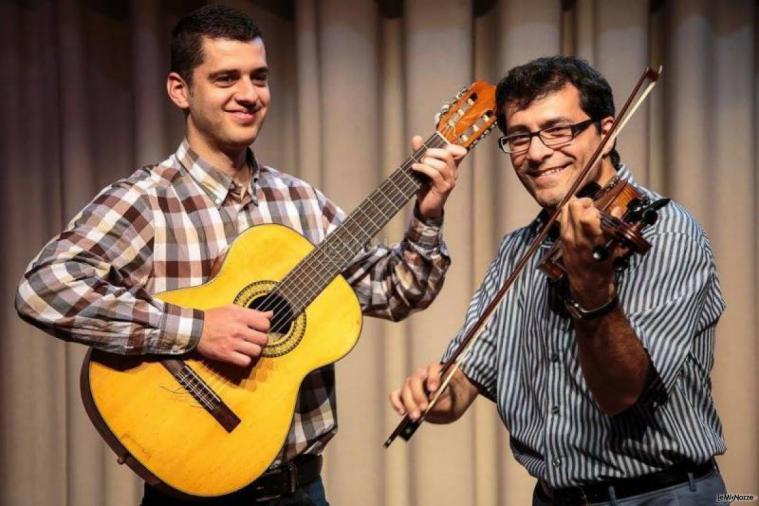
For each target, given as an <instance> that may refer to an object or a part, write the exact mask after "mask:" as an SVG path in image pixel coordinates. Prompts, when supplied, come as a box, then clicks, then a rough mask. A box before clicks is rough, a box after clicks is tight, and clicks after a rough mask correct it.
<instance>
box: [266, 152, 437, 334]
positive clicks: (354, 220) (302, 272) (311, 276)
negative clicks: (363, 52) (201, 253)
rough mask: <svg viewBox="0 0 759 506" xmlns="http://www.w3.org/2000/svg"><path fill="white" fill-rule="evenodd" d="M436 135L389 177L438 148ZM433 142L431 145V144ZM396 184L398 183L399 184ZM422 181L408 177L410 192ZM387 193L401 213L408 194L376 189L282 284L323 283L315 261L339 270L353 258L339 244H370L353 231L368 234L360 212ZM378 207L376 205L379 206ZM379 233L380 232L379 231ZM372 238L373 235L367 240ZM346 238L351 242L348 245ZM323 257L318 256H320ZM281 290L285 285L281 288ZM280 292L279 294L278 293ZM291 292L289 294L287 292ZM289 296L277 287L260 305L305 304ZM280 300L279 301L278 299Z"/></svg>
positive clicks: (355, 246) (276, 308)
mask: <svg viewBox="0 0 759 506" xmlns="http://www.w3.org/2000/svg"><path fill="white" fill-rule="evenodd" d="M434 139H435V138H430V139H428V140H427V141H426V142H425V144H424V145H423V146H422V147H421V148H420V149H419V150H418V151H417V153H414V155H412V156H411V157H410V160H407V161H406V162H404V164H403V165H402V166H401V167H400V168H399V169H398V170H396V171H395V173H394V174H393V175H392V176H391V177H390V178H388V179H392V178H393V177H397V176H398V175H399V174H401V173H403V171H405V170H407V169H408V168H409V167H410V165H411V164H412V163H413V162H415V161H417V158H416V157H418V156H420V155H423V153H424V151H426V149H428V148H430V147H437V146H436V145H434V144H432V143H431V141H433V140H434ZM428 143H429V144H428ZM412 160H413V161H412ZM384 185H385V184H384V183H383V186H384ZM395 186H396V187H397V186H398V185H395ZM418 186H419V183H418V182H417V181H416V180H412V179H408V178H407V180H406V191H409V192H410V191H414V189H415V188H418ZM380 194H381V195H383V196H384V197H385V200H386V201H387V202H389V203H390V204H391V206H394V207H396V209H395V210H394V212H397V210H398V209H399V206H400V205H402V204H403V203H405V202H406V201H407V200H408V198H409V197H406V196H405V195H399V196H394V197H395V198H397V197H400V200H399V202H397V203H396V202H395V200H393V199H392V198H391V197H389V196H388V195H386V194H385V193H384V192H383V191H382V186H381V187H380V188H378V189H376V190H375V191H374V192H373V193H372V194H371V195H370V196H369V197H368V198H367V199H366V200H365V201H364V202H362V204H361V205H359V207H358V208H357V209H356V212H354V213H352V215H351V216H349V217H348V218H347V219H346V221H345V222H344V225H345V226H340V227H339V228H338V229H337V230H335V231H334V233H333V234H330V235H329V236H327V238H326V239H325V241H324V242H323V243H322V245H320V246H318V247H317V248H316V249H315V250H313V252H312V253H310V254H309V255H308V256H307V257H306V259H305V260H304V261H302V262H301V263H299V264H298V265H297V266H296V267H295V269H293V271H291V272H290V274H288V275H287V276H285V278H284V279H283V280H282V281H281V282H280V283H279V285H280V287H282V286H285V287H286V286H287V283H291V284H303V283H313V282H314V280H315V279H318V280H319V281H320V282H323V281H325V279H324V276H319V275H318V274H317V273H316V272H315V271H316V269H313V268H309V267H311V266H312V265H313V264H314V263H316V264H317V267H318V263H319V262H322V265H324V260H326V261H327V262H330V263H331V267H332V268H337V269H338V273H339V267H340V266H341V265H342V264H344V263H346V262H347V261H349V260H350V258H349V257H347V256H345V255H343V254H340V253H341V250H338V249H335V246H342V248H343V250H345V249H349V250H353V249H360V248H361V247H363V246H364V245H365V244H366V241H362V240H361V239H357V238H356V236H355V235H353V232H352V231H351V226H355V228H358V230H357V232H363V233H364V234H367V231H366V230H365V229H364V228H362V227H361V221H360V219H359V218H358V216H359V213H361V214H363V215H364V216H365V218H368V215H367V213H366V211H365V210H364V208H365V207H366V206H367V204H366V202H368V201H370V200H372V199H375V198H376V197H377V196H378V195H380ZM375 207H376V206H375ZM388 211H393V210H392V207H390V208H389V209H388ZM372 224H373V225H375V227H376V223H374V222H372ZM375 233H376V232H375ZM348 234H350V235H351V238H348V237H345V238H344V237H343V236H345V235H348ZM369 239H371V237H369V238H368V239H367V240H369ZM346 241H347V242H348V244H346ZM336 242H339V243H340V244H339V245H337V244H334V243H336ZM329 248H333V249H334V251H332V252H331V253H333V255H328V254H325V250H327V249H329ZM334 253H338V254H339V255H338V256H339V257H340V258H339V261H335V260H334V258H333V257H334ZM320 256H321V257H323V258H318V257H320ZM330 277H334V275H331V276H330ZM279 291H281V288H280V289H279ZM278 295H279V296H278ZM286 295H287V294H286ZM283 298H286V297H282V296H281V295H280V293H278V289H277V288H275V290H273V291H272V292H271V293H270V294H267V295H266V297H265V298H264V300H263V301H262V303H261V304H260V305H259V310H263V311H268V310H273V311H275V316H276V313H277V312H278V311H280V310H282V309H283V308H284V306H286V305H287V304H288V302H290V305H301V304H302V303H303V301H304V300H305V299H304V298H303V297H296V299H295V300H293V301H282V300H281V299H283ZM278 299H279V300H278ZM272 302H275V303H278V304H276V305H274V306H269V305H270V304H271V303H272ZM272 330H277V329H276V328H275V326H272Z"/></svg>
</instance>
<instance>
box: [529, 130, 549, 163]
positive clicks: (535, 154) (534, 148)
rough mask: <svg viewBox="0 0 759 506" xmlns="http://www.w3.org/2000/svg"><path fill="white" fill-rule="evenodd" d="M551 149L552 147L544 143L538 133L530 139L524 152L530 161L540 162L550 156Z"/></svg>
mask: <svg viewBox="0 0 759 506" xmlns="http://www.w3.org/2000/svg"><path fill="white" fill-rule="evenodd" d="M553 151H554V150H553V149H552V148H549V147H548V146H546V145H545V143H544V142H543V139H541V138H540V136H539V135H535V136H533V137H532V138H531V139H530V144H529V146H528V147H527V153H526V154H527V158H528V159H529V160H530V161H531V162H540V161H543V160H545V159H546V158H548V157H549V156H551V154H552V153H553Z"/></svg>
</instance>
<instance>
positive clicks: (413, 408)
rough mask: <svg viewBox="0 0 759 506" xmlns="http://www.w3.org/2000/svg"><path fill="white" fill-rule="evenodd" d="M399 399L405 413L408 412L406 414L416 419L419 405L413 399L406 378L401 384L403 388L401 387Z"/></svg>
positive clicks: (418, 414)
mask: <svg viewBox="0 0 759 506" xmlns="http://www.w3.org/2000/svg"><path fill="white" fill-rule="evenodd" d="M400 400H401V403H402V404H403V406H404V410H405V411H406V413H408V416H409V417H410V418H411V419H412V420H416V419H417V418H419V416H420V414H421V413H420V410H419V406H418V405H417V403H416V401H415V400H414V394H413V392H412V391H411V388H409V386H408V380H407V381H406V383H405V384H404V385H403V388H401V392H400Z"/></svg>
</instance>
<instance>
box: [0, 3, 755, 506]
mask: <svg viewBox="0 0 759 506" xmlns="http://www.w3.org/2000/svg"><path fill="white" fill-rule="evenodd" d="M230 3H232V2H230ZM401 3H402V2H400V1H381V2H375V1H373V0H352V1H348V0H345V1H341V0H324V1H317V0H296V1H295V2H294V4H293V5H292V6H290V7H292V9H290V8H289V7H288V4H289V3H288V2H276V1H269V2H265V1H260V2H244V1H237V2H234V3H232V4H233V5H236V6H238V7H241V8H243V9H244V10H246V11H248V12H250V13H251V14H252V15H253V16H254V18H255V19H256V20H257V22H258V23H259V24H260V25H261V27H262V29H263V31H264V35H265V40H266V45H267V50H268V55H269V62H270V64H271V67H272V78H271V85H272V90H273V107H272V110H271V115H270V118H269V119H268V120H267V125H266V127H265V129H264V133H263V134H262V135H261V137H260V139H259V140H258V141H257V142H256V145H255V149H256V153H257V155H258V156H259V158H260V159H262V160H263V161H264V162H266V163H268V164H271V165H274V166H277V167H280V168H282V169H284V170H286V171H289V172H292V173H294V174H296V175H299V176H301V177H303V178H305V179H307V180H309V181H311V182H313V183H314V184H315V185H317V186H319V187H321V188H322V189H323V190H324V191H325V192H326V193H327V194H328V195H330V196H331V198H332V199H334V200H335V201H336V202H338V203H339V204H340V205H342V206H343V207H344V208H346V209H348V210H350V209H352V208H353V207H354V206H355V205H356V204H357V203H358V202H359V201H360V200H361V199H362V198H363V197H364V196H365V195H367V194H368V193H369V191H370V190H371V189H373V188H374V187H375V186H376V185H377V184H378V183H379V181H381V179H382V178H383V177H384V176H385V175H387V174H389V173H390V171H391V170H392V169H394V167H395V166H396V164H398V163H400V161H401V160H402V159H403V158H405V156H406V154H407V153H408V138H409V137H410V135H411V134H413V133H418V134H421V135H424V136H427V135H429V134H430V133H431V132H432V128H433V123H432V116H433V114H434V113H435V112H436V111H437V110H438V108H439V106H440V104H441V103H443V102H444V101H446V100H447V99H449V98H450V97H451V96H452V95H453V94H454V93H455V92H456V91H457V90H458V89H459V88H460V87H461V86H463V85H466V84H467V83H469V82H470V81H472V80H473V79H474V78H479V79H488V80H492V81H496V80H497V79H499V78H500V77H501V76H502V74H503V73H504V72H505V71H506V70H507V69H508V68H510V67H511V66H513V65H516V64H519V63H523V62H525V61H527V60H528V59H531V58H533V57H537V56H540V55H548V54H556V53H564V54H576V55H580V56H582V57H584V58H587V59H588V60H589V61H590V62H591V63H592V64H594V65H595V66H596V67H598V68H599V69H600V70H601V71H602V72H603V73H604V74H605V75H606V76H607V77H608V79H609V80H610V82H611V84H612V86H613V88H614V89H615V90H616V92H617V100H618V101H621V100H623V99H624V96H625V95H626V94H627V93H628V91H629V90H630V88H631V87H632V85H633V83H634V81H635V79H636V78H637V76H638V75H639V73H640V72H641V71H642V69H643V67H644V66H645V65H647V64H649V63H651V64H656V65H658V64H663V65H664V75H663V79H662V81H661V84H660V86H658V87H657V89H656V90H655V92H654V95H653V97H652V99H651V101H650V103H649V105H648V106H647V107H646V108H645V110H643V111H641V113H640V114H639V115H638V116H637V117H636V119H635V120H634V121H633V122H632V123H631V124H630V126H629V127H628V128H627V130H626V132H625V133H624V134H623V135H622V137H621V139H620V142H619V145H620V151H621V153H622V157H623V159H624V160H625V161H626V162H627V163H628V164H630V165H631V166H632V169H633V172H634V173H635V175H636V177H637V178H638V179H639V180H641V181H643V182H645V183H648V184H649V185H650V186H651V187H653V188H654V189H656V190H658V191H659V192H661V193H664V194H666V195H669V196H671V197H673V198H675V199H677V200H679V201H681V202H682V203H684V204H685V205H686V206H687V207H688V208H689V209H690V210H692V211H693V213H694V214H695V216H696V217H697V218H698V220H699V221H700V222H701V223H703V225H704V226H705V228H706V230H707V231H708V233H709V235H710V237H711V239H712V242H713V245H714V248H715V251H716V256H717V262H718V266H719V270H720V275H721V281H722V287H723V289H724V293H725V296H726V298H727V302H728V310H727V312H726V313H725V315H724V317H723V319H722V321H721V323H720V326H719V330H718V345H717V358H716V367H715V370H714V373H713V380H714V381H713V383H714V394H715V397H716V400H717V404H718V408H719V411H720V414H721V416H722V420H723V423H724V426H725V434H726V437H727V443H728V452H727V454H726V455H725V456H724V457H722V458H720V459H719V462H720V465H721V467H722V469H723V471H724V475H725V477H726V480H727V485H728V490H729V491H731V492H736V493H738V492H743V493H755V494H759V478H757V477H758V476H759V452H758V451H757V446H758V445H757V436H758V431H757V426H758V425H759V398H758V396H757V391H756V390H757V389H756V387H757V379H758V375H759V373H757V368H756V361H757V359H758V358H759V353H758V351H757V327H758V325H757V323H758V322H757V307H758V306H759V292H758V289H759V269H758V268H757V265H758V264H757V260H756V258H757V256H756V255H755V254H754V252H755V251H757V250H759V233H757V232H758V231H757V220H756V216H757V211H758V210H759V199H758V198H757V197H756V195H757V192H759V178H758V177H757V174H758V173H759V171H758V170H757V169H758V167H759V163H758V160H759V148H757V145H759V143H757V140H758V137H759V136H758V125H757V119H758V118H759V74H758V72H759V51H757V47H758V42H757V40H758V39H759V35H758V30H757V25H758V22H757V20H758V16H759V14H758V12H757V11H758V10H759V9H758V8H757V5H759V4H757V2H756V1H755V0H725V1H720V2H713V1H708V0H699V1H693V0H671V1H670V0H665V1H661V0H659V1H651V2H649V1H644V0H606V1H601V0H578V1H577V2H572V1H564V2H560V1H559V0H500V1H496V2H488V1H477V2H473V1H472V0H435V1H432V0H407V1H406V2H403V4H404V5H403V12H402V14H401V15H399V16H395V17H393V16H391V15H388V14H392V12H391V11H392V8H391V7H393V5H395V6H397V5H400V4H401ZM194 5H198V2H179V1H173V0H172V1H169V0H166V1H163V2H154V1H150V0H132V1H131V2H127V1H121V2H108V1H105V0H86V1H76V0H60V1H57V2H55V1H51V0H16V1H9V0H3V1H0V108H1V109H0V118H2V123H0V160H1V161H2V162H1V163H2V179H1V180H2V189H1V191H2V195H0V206H1V207H0V208H1V209H2V216H3V217H4V226H3V227H2V234H3V239H4V241H3V244H5V245H6V246H5V256H4V260H3V261H2V263H0V283H1V285H0V286H1V288H0V337H1V338H0V372H1V373H2V381H1V382H0V406H2V410H1V411H0V420H2V425H1V429H2V430H0V483H2V486H0V503H2V504H7V505H27V504H28V505H69V506H74V505H75V506H80V505H81V506H101V505H122V504H123V505H129V504H136V503H137V502H138V498H139V497H140V487H141V485H140V482H139V481H138V480H137V479H136V478H135V477H134V476H133V475H132V473H131V472H130V471H129V470H128V469H125V468H123V467H119V466H118V465H117V464H116V462H115V460H116V459H115V456H114V455H113V454H112V453H111V452H110V450H108V449H107V448H106V447H105V445H104V444H103V443H101V441H100V439H99V438H98V436H97V435H96V433H95V431H94V430H93V429H92V427H91V426H90V423H89V421H88V419H87V417H86V415H85V413H84V410H83V408H82V404H81V401H80V400H79V393H78V375H79V365H80V361H81V357H82V355H83V353H84V348H83V347H82V346H79V345H71V344H64V343H63V342H61V341H57V340H55V339H52V338H50V337H48V336H46V335H43V334H42V333H40V332H38V331H36V330H34V329H32V328H31V327H30V326H27V325H26V324H24V323H23V322H21V321H20V320H19V319H18V318H17V317H16V314H15V311H14V310H13V295H14V292H15V286H16V283H17V281H18V279H19V277H20V275H21V273H22V271H23V268H24V266H25V265H26V263H27V262H28V261H29V259H30V258H31V257H32V256H33V255H34V254H35V253H36V252H37V251H38V250H39V249H40V248H41V246H42V245H43V243H44V242H45V241H46V240H47V239H49V238H50V237H51V236H52V235H53V234H54V233H56V232H57V231H58V230H59V229H60V228H61V227H62V226H63V224H64V223H65V222H66V221H67V220H69V219H70V218H71V217H72V216H73V214H74V213H75V212H76V211H77V210H78V209H79V208H81V207H82V206H83V205H84V204H85V203H86V202H87V201H88V200H89V199H90V198H91V197H92V196H93V195H94V194H95V192H96V191H97V190H98V189H99V188H101V187H103V186H104V185H106V184H108V183H109V182H111V181H113V180H115V179H116V178H119V177H122V176H125V175H127V174H129V173H130V172H131V171H132V169H133V168H134V167H136V166H138V165H141V164H146V163H149V162H153V161H156V160H158V159H161V158H162V157H163V156H164V155H166V154H168V153H170V152H172V151H173V150H174V148H175V146H176V145H177V144H178V142H179V141H180V136H181V133H182V120H181V115H180V114H179V113H178V112H177V111H176V110H174V109H173V108H172V107H171V106H170V105H169V102H168V100H167V99H166V97H165V92H164V85H163V79H164V76H165V73H166V67H167V59H168V57H167V53H168V51H167V39H168V32H169V30H170V28H171V26H172V25H173V23H174V22H175V21H176V19H177V17H178V16H179V15H180V14H181V13H183V12H186V11H187V10H189V9H190V8H192V7H193V6H194ZM483 10H484V12H483ZM475 14H476V15H475ZM462 171H463V174H462V177H461V179H460V183H459V187H458V188H457V190H456V191H455V194H454V196H453V197H452V198H451V200H450V203H449V206H448V208H447V211H446V225H445V233H446V238H447V241H448V244H449V246H450V249H451V251H452V254H453V258H454V263H453V267H452V268H451V271H450V274H449V276H448V280H447V282H446V285H445V288H444V290H443V293H442V294H441V295H440V297H439V298H438V300H437V301H436V302H435V303H434V304H433V306H432V307H431V308H430V309H429V310H428V311H426V312H424V313H421V314H418V315H415V316H413V317H412V318H411V319H410V320H408V321H407V322H404V323H401V324H389V323H385V322H379V321H373V320H368V321H367V322H366V324H365V328H364V334H363V336H362V339H361V341H360V344H359V346H358V347H357V349H356V350H355V351H354V352H353V353H352V354H351V355H350V356H349V357H348V358H346V359H345V360H343V361H342V362H341V363H339V365H338V378H339V379H338V396H339V404H340V433H339V435H338V437H337V438H336V439H335V440H334V441H333V442H332V443H331V444H330V446H329V449H328V451H327V467H326V473H325V475H326V486H327V491H328V494H329V497H330V499H331V501H332V503H333V504H335V505H337V506H344V505H356V504H361V505H370V506H381V505H382V506H410V505H431V504H435V505H444V506H445V505H470V504H472V505H478V506H486V505H495V504H508V505H521V504H527V503H528V501H529V497H530V493H531V490H532V486H533V483H534V482H533V480H532V479H531V478H530V477H529V476H527V474H526V473H525V472H524V470H522V469H521V468H520V467H519V466H518V465H517V464H516V463H515V462H514V460H513V459H512V457H511V454H510V451H509V446H508V434H507V433H506V432H505V430H504V429H503V428H502V426H501V424H500V421H499V419H498V417H497V415H496V412H495V409H494V406H493V405H492V404H490V403H489V402H488V401H485V400H479V401H477V402H476V404H475V406H474V408H473V409H471V410H470V412H469V413H468V414H467V415H466V416H465V417H464V418H463V419H462V420H460V421H459V422H458V423H456V424H454V425H451V426H446V427H438V426H436V427H433V426H425V427H424V428H423V429H422V430H420V432H419V433H418V434H417V436H416V437H415V438H414V439H413V441H412V443H411V444H409V445H405V444H403V443H396V444H395V445H394V446H393V447H392V448H391V449H390V450H383V449H382V446H381V445H382V442H383V441H384V438H385V437H386V435H387V434H388V432H389V431H390V430H391V429H392V428H393V427H394V426H395V423H396V421H397V418H396V417H395V416H394V415H393V414H392V413H391V412H390V409H389V407H388V405H387V403H386V400H385V399H386V395H387V392H388V391H389V390H390V389H392V388H395V387H396V385H398V383H399V382H400V381H401V379H402V378H403V377H405V375H406V374H407V373H408V372H410V371H411V370H412V368H414V367H415V366H418V365H421V364H425V363H427V362H429V361H431V360H433V359H436V358H437V357H438V356H439V355H440V353H441V352H442V350H443V349H444V347H445V344H446V343H447V341H448V339H449V338H450V337H451V336H452V335H453V334H454V333H455V332H456V330H457V328H458V326H459V324H460V323H461V320H462V317H463V311H464V308H465V305H466V303H467V301H468V299H469V297H470V295H471V293H472V292H473V290H474V289H475V287H476V286H477V285H478V283H479V280H480V278H481V276H482V275H483V273H484V270H485V268H486V266H487V264H488V262H489V261H490V259H491V257H492V255H493V253H494V252H495V248H496V245H497V244H498V242H499V239H500V237H501V236H502V235H503V234H504V233H506V232H508V231H509V230H512V229H513V228H515V227H517V226H519V225H521V224H524V223H525V221H526V220H528V219H530V217H531V216H532V215H533V214H534V213H535V210H536V207H535V205H534V203H533V202H532V201H531V199H530V198H529V196H528V195H527V194H526V192H524V191H523V189H522V188H521V186H520V185H519V183H518V182H517V180H516V179H515V177H514V176H513V173H512V169H511V167H510V165H509V163H508V160H507V158H506V157H505V156H503V155H502V154H501V153H500V152H499V151H498V150H497V148H496V145H495V142H494V140H493V138H492V137H491V138H490V139H488V140H487V141H486V142H485V143H484V144H483V145H482V146H481V147H480V148H479V149H478V150H477V152H476V153H475V154H474V155H473V156H471V157H470V159H469V160H468V161H466V162H465V163H464V164H463V166H462ZM402 230H403V219H402V218H401V219H398V220H395V221H394V222H393V223H392V224H391V225H390V226H389V227H388V228H387V230H386V231H385V232H384V233H383V237H382V238H380V240H393V239H398V238H399V237H400V236H401V234H402Z"/></svg>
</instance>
